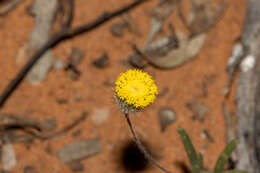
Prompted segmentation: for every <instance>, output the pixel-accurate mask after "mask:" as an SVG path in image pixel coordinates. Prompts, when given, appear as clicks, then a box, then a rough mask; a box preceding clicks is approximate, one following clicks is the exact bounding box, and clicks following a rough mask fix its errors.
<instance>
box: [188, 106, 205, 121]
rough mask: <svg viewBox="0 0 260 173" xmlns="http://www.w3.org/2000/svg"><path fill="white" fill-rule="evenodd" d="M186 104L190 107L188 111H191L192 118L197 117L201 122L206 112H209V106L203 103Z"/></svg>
mask: <svg viewBox="0 0 260 173" xmlns="http://www.w3.org/2000/svg"><path fill="white" fill-rule="evenodd" d="M186 106H187V108H188V109H190V111H192V113H193V115H192V119H193V120H196V119H199V120H200V121H201V122H203V121H204V119H205V116H206V114H207V113H209V112H210V110H209V108H208V107H207V106H206V105H205V104H203V103H191V102H188V103H187V104H186Z"/></svg>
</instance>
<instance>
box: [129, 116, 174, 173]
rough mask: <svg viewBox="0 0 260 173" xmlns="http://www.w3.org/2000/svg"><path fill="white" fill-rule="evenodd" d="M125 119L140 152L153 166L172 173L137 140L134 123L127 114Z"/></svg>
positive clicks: (166, 172)
mask: <svg viewBox="0 0 260 173" xmlns="http://www.w3.org/2000/svg"><path fill="white" fill-rule="evenodd" d="M125 118H126V121H127V123H128V126H129V128H130V130H131V133H132V135H133V137H134V140H135V143H136V145H137V147H138V148H139V150H140V151H141V152H142V153H143V154H144V156H145V158H146V159H147V160H148V161H149V162H150V163H151V164H153V165H154V166H155V167H157V168H159V169H160V170H162V171H163V172H165V173H171V172H170V171H168V170H167V169H165V168H164V167H162V166H161V165H160V164H159V163H158V162H156V161H155V160H154V159H153V158H152V156H151V155H150V154H149V152H148V151H147V150H146V149H145V147H144V146H143V144H142V143H141V141H140V140H139V139H138V138H137V136H136V133H135V130H134V128H133V126H132V123H131V121H130V118H129V115H128V114H125Z"/></svg>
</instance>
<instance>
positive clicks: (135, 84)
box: [115, 69, 158, 110]
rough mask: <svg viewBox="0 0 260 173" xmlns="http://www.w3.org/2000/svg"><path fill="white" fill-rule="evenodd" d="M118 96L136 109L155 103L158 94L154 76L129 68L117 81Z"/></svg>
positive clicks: (116, 91) (116, 90)
mask: <svg viewBox="0 0 260 173" xmlns="http://www.w3.org/2000/svg"><path fill="white" fill-rule="evenodd" d="M115 84H116V88H115V93H116V98H117V99H119V101H121V102H123V103H124V104H126V105H127V106H128V107H132V108H134V109H137V110H139V109H143V108H145V107H146V106H148V105H149V104H151V103H153V101H154V99H155V98H156V95H157V94H158V90H157V86H156V85H155V83H154V81H153V79H152V77H151V76H150V75H149V74H147V73H146V72H143V71H141V70H136V69H134V70H127V71H126V72H125V73H121V74H120V75H119V77H118V79H117V81H116V83H115Z"/></svg>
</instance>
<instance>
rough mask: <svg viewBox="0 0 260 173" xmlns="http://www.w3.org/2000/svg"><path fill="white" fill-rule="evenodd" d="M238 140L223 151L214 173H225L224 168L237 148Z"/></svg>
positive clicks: (233, 141)
mask: <svg viewBox="0 0 260 173" xmlns="http://www.w3.org/2000/svg"><path fill="white" fill-rule="evenodd" d="M236 145H237V140H236V139H233V140H232V141H231V142H230V143H229V144H228V145H227V146H226V148H225V149H224V150H223V151H222V153H221V154H220V156H219V158H218V161H217V163H216V165H215V168H214V173H223V172H224V166H225V164H226V163H227V161H228V158H229V157H230V155H231V153H232V152H233V150H234V149H235V148H236Z"/></svg>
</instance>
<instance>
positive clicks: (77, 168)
mask: <svg viewBox="0 0 260 173" xmlns="http://www.w3.org/2000/svg"><path fill="white" fill-rule="evenodd" d="M69 166H70V169H71V170H72V171H73V172H82V171H84V165H83V164H82V163H80V161H79V160H75V161H72V162H71V163H69Z"/></svg>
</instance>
